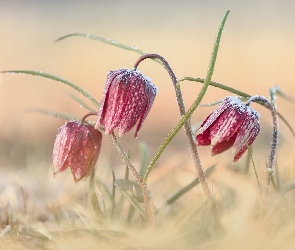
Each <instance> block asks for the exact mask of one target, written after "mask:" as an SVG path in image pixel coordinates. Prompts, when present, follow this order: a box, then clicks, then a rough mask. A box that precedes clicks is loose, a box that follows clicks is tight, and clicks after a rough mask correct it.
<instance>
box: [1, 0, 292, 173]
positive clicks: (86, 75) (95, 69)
mask: <svg viewBox="0 0 295 250" xmlns="http://www.w3.org/2000/svg"><path fill="white" fill-rule="evenodd" d="M228 9H229V10H231V13H230V15H229V18H228V20H227V23H226V26H225V29H224V32H223V36H222V40H221V45H220V50H219V54H218V58H217V63H216V67H215V72H214V74H213V78H212V80H213V81H216V82H219V83H223V84H226V85H228V86H231V87H233V88H237V89H239V90H241V91H244V92H246V93H249V94H252V95H256V94H259V95H264V96H267V97H268V96H269V92H268V91H269V88H270V87H273V86H274V85H279V86H280V87H281V89H282V90H283V91H284V92H285V93H286V94H288V95H290V96H291V97H294V96H295V94H294V90H295V87H294V86H295V72H294V56H295V29H294V27H295V16H294V9H295V2H294V1H291V0H286V1H283V2H282V1H281V2H280V1H275V0H271V1H269V0H260V1H253V0H250V1H220V0H212V1H204V0H203V1H200V0H196V1H191V0H190V1H188V0H184V1H168V0H167V1H166V0H165V1H154V0H151V1H131V0H117V1H114V0H113V1H102V0H97V1H94V0H93V1H91V0H85V1H65V0H64V1H45V0H44V1H41V0H39V1H37V0H35V1H33V0H26V1H23V0H19V1H14V0H12V1H3V0H0V34H1V35H0V69H1V70H40V71H44V72H47V73H51V74H54V75H58V76H61V77H63V78H64V79H67V80H69V81H71V82H73V83H75V84H78V85H80V86H81V87H83V88H84V89H86V90H88V91H89V92H90V93H92V95H94V96H95V97H96V98H97V100H98V101H99V100H100V96H101V93H102V90H103V86H104V83H105V79H106V75H107V72H108V71H109V70H114V69H117V68H120V67H124V68H131V67H132V66H133V64H134V62H135V61H136V60H137V58H138V57H139V55H138V54H136V53H134V52H130V51H125V50H122V49H119V48H115V47H112V46H109V45H106V44H103V43H99V42H97V41H93V40H88V39H84V38H79V37H75V38H69V39H67V40H64V41H61V42H59V43H54V41H55V40H56V39H57V38H59V37H61V36H63V35H66V34H69V33H75V32H81V33H91V34H94V35H97V36H102V37H106V38H109V39H113V40H117V41H119V42H121V43H125V44H130V45H136V46H137V47H138V48H140V49H143V50H145V51H146V52H150V53H158V54H160V55H162V56H164V57H165V58H166V60H167V61H168V62H169V63H170V65H171V67H172V68H173V70H174V72H175V74H176V76H177V77H178V78H181V77H184V76H192V77H201V78H204V77H205V75H206V70H207V67H208V63H209V59H210V55H211V49H212V45H213V42H214V38H215V35H216V32H217V30H218V27H219V25H220V22H221V20H222V18H223V16H224V14H225V12H226V11H227V10H228ZM139 69H140V70H141V71H142V72H143V73H144V74H146V75H147V76H149V77H150V78H151V79H152V80H153V82H154V84H155V85H157V86H158V88H159V92H158V95H157V98H156V100H155V103H154V106H153V108H152V110H151V112H150V115H149V116H148V118H147V120H146V122H145V124H144V126H143V128H142V130H141V132H140V135H139V138H138V139H137V140H136V141H134V140H133V139H132V136H133V135H132V133H131V134H130V135H127V136H125V137H124V138H122V143H123V146H124V148H125V149H126V150H128V149H132V148H134V147H135V146H136V144H138V143H140V142H141V141H143V142H145V143H147V145H148V146H149V150H150V153H151V154H153V153H154V152H155V151H156V149H157V146H159V145H160V143H161V142H162V141H163V140H164V138H165V136H166V135H167V133H168V132H169V131H170V130H171V129H172V128H173V126H174V125H175V124H176V123H177V121H178V120H179V114H178V110H177V104H176V101H175V94H174V90H173V88H172V85H171V81H170V79H169V77H168V74H167V73H166V71H165V70H164V69H163V68H162V67H161V66H160V65H158V64H156V63H154V62H152V61H149V60H146V61H144V62H143V63H141V65H140V67H139ZM0 84H1V85H0V166H1V168H5V167H30V166H34V167H35V166H36V164H38V163H40V162H44V161H48V162H50V159H51V150H52V145H53V143H54V139H55V134H56V132H57V128H58V127H59V126H61V125H62V124H63V123H64V121H61V120H58V119H54V118H50V117H46V116H43V115H40V114H36V113H28V112H26V110H27V109H30V108H45V109H48V110H51V111H58V112H70V113H73V114H75V115H78V116H83V114H84V113H85V110H84V109H82V108H80V107H79V104H77V103H75V102H74V101H73V100H72V99H71V98H70V97H69V95H68V93H74V92H73V90H72V89H70V88H68V87H66V86H64V85H62V84H59V83H57V82H54V81H49V80H44V79H42V78H39V77H33V76H24V75H3V74H1V75H0ZM200 88H201V84H200V83H192V82H183V84H182V90H183V94H184V99H185V104H186V107H187V108H188V107H189V106H190V104H191V103H192V102H193V100H194V99H195V98H196V96H197V94H198V92H199V90H200ZM76 94H77V93H76ZM77 95H78V94H77ZM226 95H228V93H227V92H225V91H223V90H219V89H216V88H213V87H209V89H208V92H207V95H206V96H205V98H204V103H206V102H213V101H216V100H218V99H222V98H224V97H225V96H226ZM253 107H255V108H256V109H257V110H258V111H259V112H261V124H262V132H261V135H260V136H259V138H258V140H257V142H256V146H255V147H256V148H259V149H261V154H259V155H257V158H260V156H262V157H261V158H262V161H264V162H265V161H266V160H267V154H268V152H267V150H268V147H269V143H270V137H271V136H270V135H271V116H270V114H269V112H268V111H267V110H264V109H263V108H262V107H260V106H259V105H257V104H253ZM278 109H279V111H280V112H281V113H282V114H283V115H284V116H285V117H286V118H287V119H288V121H289V122H290V124H291V125H293V127H295V126H294V125H295V124H294V123H295V114H294V110H295V109H294V103H292V102H287V101H285V100H283V99H281V98H279V99H278ZM211 110H212V107H209V108H199V109H198V110H197V111H196V112H195V114H194V115H193V116H192V123H193V124H196V126H197V125H198V124H200V122H201V121H202V120H203V119H204V118H205V117H206V116H207V115H208V114H209V112H210V111H211ZM280 128H281V130H280V131H281V138H280V150H281V151H282V150H283V149H282V147H283V145H285V149H286V148H287V149H289V148H291V147H292V148H294V140H293V138H292V135H291V133H290V131H288V129H287V127H286V126H285V125H284V124H282V123H281V125H280ZM285 149H284V150H285ZM182 151H183V152H184V153H183V154H182V156H183V159H178V160H179V164H180V165H181V163H183V162H185V164H187V162H188V161H190V158H189V157H190V156H189V152H188V150H187V146H186V139H185V138H184V132H183V131H181V132H180V133H179V135H178V136H177V137H176V138H175V139H174V140H173V141H172V143H171V145H170V146H169V147H168V148H167V151H166V152H165V154H164V155H163V157H164V158H166V159H167V158H171V159H174V158H172V156H173V154H174V153H175V152H182ZM286 152H288V154H287V153H286ZM114 155H116V154H115V150H114V149H113V147H112V145H111V143H110V141H109V139H108V138H107V137H105V138H104V141H103V147H102V152H101V159H103V158H108V159H111V161H116V159H117V158H116V157H113V156H114ZM286 155H288V157H286ZM254 156H255V155H254ZM201 157H202V158H203V161H204V162H205V163H204V164H205V165H206V164H207V161H208V164H209V162H211V161H213V162H216V161H217V162H218V161H221V159H222V161H223V162H228V163H230V162H231V156H230V152H229V153H226V154H225V155H224V156H217V157H216V158H214V159H213V160H212V157H211V156H210V149H209V148H204V149H203V148H202V149H201ZM222 157H225V158H222ZM278 157H279V159H280V160H283V161H286V164H287V165H288V164H291V163H294V154H292V153H291V151H290V150H289V151H288V150H287V151H284V152H282V154H281V156H280V154H279V156H278ZM185 159H188V160H185ZM117 160H118V159H117ZM119 160H120V159H119ZM284 163H285V162H284ZM191 170H192V171H193V166H192V169H191Z"/></svg>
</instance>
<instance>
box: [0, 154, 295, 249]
mask: <svg viewBox="0 0 295 250" xmlns="http://www.w3.org/2000/svg"><path fill="white" fill-rule="evenodd" d="M181 157H182V154H181V153H178V154H175V155H174V156H173V159H167V160H166V161H165V162H163V163H162V166H159V167H158V168H157V169H156V170H155V173H156V174H155V175H154V176H155V177H154V179H153V180H152V181H151V183H150V188H151V190H152V191H153V193H154V198H153V199H152V201H153V204H154V206H155V208H156V209H158V210H157V214H156V222H157V225H156V227H155V228H153V227H147V226H146V225H145V224H144V222H143V220H142V218H141V217H140V215H139V213H137V211H135V213H134V216H133V218H132V219H131V220H130V221H129V222H127V215H128V211H129V210H130V204H129V202H128V201H127V200H125V202H124V205H123V209H122V212H121V213H119V214H117V215H116V213H115V215H114V216H113V217H112V216H110V214H111V213H110V203H109V202H108V200H107V199H106V198H105V199H104V197H103V195H102V193H101V191H100V189H98V188H97V189H96V192H97V195H98V197H99V201H100V204H101V205H102V207H103V209H104V211H105V215H106V217H105V218H104V219H101V218H100V217H97V215H96V214H95V213H94V210H93V207H92V206H91V205H90V202H89V200H88V198H87V197H88V180H86V181H84V182H79V183H77V184H75V183H74V182H73V180H72V176H71V174H70V171H67V172H66V173H62V174H60V175H58V176H57V177H56V178H52V173H51V164H50V163H47V164H43V165H42V164H40V165H39V166H38V169H37V170H36V168H35V169H34V170H33V168H28V169H25V170H18V171H16V170H14V171H10V170H9V169H3V170H2V172H1V177H2V181H1V184H0V185H1V197H0V201H1V224H2V228H1V230H2V232H1V235H0V236H1V238H0V239H1V244H0V247H1V248H2V249H206V250H208V249H293V248H294V244H295V238H294V233H295V220H294V218H295V199H294V193H293V192H292V191H291V192H289V193H287V194H285V195H284V196H280V195H278V194H276V192H272V194H271V195H270V196H269V198H268V199H267V200H266V201H265V203H264V204H263V202H262V199H261V195H260V192H259V189H258V188H257V182H256V179H255V176H254V174H253V171H252V169H250V171H249V173H248V174H243V173H242V172H240V171H235V170H233V168H228V167H226V166H222V165H221V164H219V165H218V167H217V169H216V170H215V172H214V173H213V175H212V176H211V177H210V178H209V179H210V180H212V181H213V183H214V191H213V192H214V195H215V198H216V200H217V206H218V211H219V216H220V226H219V227H214V225H213V223H212V218H211V214H210V204H209V202H208V201H206V200H205V198H204V195H203V193H202V189H201V187H200V186H197V187H195V188H194V189H193V190H191V191H190V192H189V193H187V194H185V195H184V196H183V197H182V198H181V199H179V200H178V201H177V202H176V203H175V204H173V205H171V206H163V203H164V202H165V200H166V199H167V198H168V197H169V196H170V195H172V194H173V193H174V190H177V189H178V188H179V187H181V186H182V185H183V182H184V183H188V182H189V181H187V182H186V180H187V178H186V176H187V172H186V171H184V168H183V167H182V168H179V159H181ZM177 160H178V161H177ZM242 165H243V163H242ZM109 167H110V166H109V164H108V162H107V161H104V162H103V160H100V162H99V163H98V166H97V168H98V169H97V170H98V172H97V174H96V177H97V178H100V179H101V180H104V178H102V177H103V176H105V177H106V176H107V175H109V173H110V172H109ZM118 169H124V166H123V165H122V166H118ZM259 171H260V172H259V176H261V177H260V178H261V179H263V178H264V176H263V173H264V170H263V169H259ZM119 172H120V171H119ZM161 172H163V173H162V175H161ZM98 173H99V174H98ZM120 174H122V173H118V175H120ZM262 176H263V177H262ZM105 179H110V178H109V177H107V178H105ZM179 180H181V181H179ZM111 186H112V185H111V182H109V183H107V187H108V188H109V189H111ZM169 190H170V191H169ZM116 196H117V197H116V202H117V204H118V203H119V200H120V194H119V193H118V192H117V194H116ZM111 217H112V218H111Z"/></svg>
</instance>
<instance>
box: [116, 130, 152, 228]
mask: <svg viewBox="0 0 295 250" xmlns="http://www.w3.org/2000/svg"><path fill="white" fill-rule="evenodd" d="M110 137H111V139H112V141H113V144H114V145H115V147H116V150H117V152H118V154H119V155H120V156H121V157H122V159H123V160H124V162H125V163H126V165H127V167H128V168H129V170H130V172H131V173H132V174H133V176H134V177H135V178H136V180H137V182H138V184H139V185H140V187H141V192H142V195H143V200H144V206H145V213H146V218H147V220H148V221H149V223H151V224H152V225H153V224H154V214H153V212H152V208H151V205H150V198H149V194H148V190H147V186H146V183H144V181H143V179H142V177H141V175H140V174H139V172H138V171H137V170H136V168H135V166H134V165H133V164H132V163H131V161H130V160H129V158H128V156H127V155H126V153H125V151H124V150H123V148H122V147H121V145H120V144H119V141H118V139H117V138H116V136H115V134H114V132H112V133H111V134H110Z"/></svg>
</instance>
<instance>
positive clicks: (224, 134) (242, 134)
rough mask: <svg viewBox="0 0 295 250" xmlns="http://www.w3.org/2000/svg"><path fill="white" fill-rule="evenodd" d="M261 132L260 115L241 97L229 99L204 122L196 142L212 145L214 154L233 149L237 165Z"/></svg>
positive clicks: (202, 144)
mask: <svg viewBox="0 0 295 250" xmlns="http://www.w3.org/2000/svg"><path fill="white" fill-rule="evenodd" d="M259 131H260V125H259V114H258V113H257V112H256V111H255V110H253V109H252V108H251V107H249V106H247V105H245V104H244V103H243V102H242V101H241V100H240V99H239V98H237V97H231V96H228V97H226V98H225V99H224V101H223V102H222V103H221V104H220V105H219V106H218V107H217V109H216V110H214V111H213V112H212V113H211V114H210V115H209V116H208V117H207V119H206V120H205V121H204V122H203V123H202V125H201V127H200V129H199V131H198V132H197V137H196V140H197V143H198V145H201V146H206V145H211V146H212V155H215V154H219V153H222V152H223V151H225V150H227V149H229V148H230V147H233V148H234V162H236V161H238V160H239V159H240V158H241V156H242V155H243V154H244V153H245V151H246V150H247V148H248V146H250V145H251V144H252V143H253V142H254V140H255V138H256V137H257V135H258V134H259Z"/></svg>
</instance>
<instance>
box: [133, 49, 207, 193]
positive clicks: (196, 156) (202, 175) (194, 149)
mask: <svg viewBox="0 0 295 250" xmlns="http://www.w3.org/2000/svg"><path fill="white" fill-rule="evenodd" d="M147 58H156V59H158V60H160V61H161V62H162V63H163V65H164V68H165V69H166V70H167V72H168V74H169V76H170V78H171V80H172V83H173V87H174V90H175V94H176V100H177V103H178V109H179V113H180V116H181V117H183V116H184V115H185V113H186V112H185V106H184V101H183V98H182V93H181V90H180V85H179V84H178V82H177V78H176V76H175V74H174V72H173V70H172V69H171V67H170V65H169V63H168V62H167V61H166V60H165V59H164V57H162V56H160V55H158V54H146V55H143V56H141V57H140V58H139V59H138V60H137V62H136V63H135V64H134V68H135V69H136V68H137V67H138V65H139V63H140V62H142V61H143V60H145V59H147ZM184 129H185V134H186V137H187V138H188V143H189V148H190V151H191V154H192V156H193V160H194V163H195V167H196V169H197V171H198V174H199V178H200V181H201V184H202V187H203V190H204V193H205V195H206V196H207V197H208V198H211V192H210V189H209V186H208V183H207V178H206V175H205V172H204V169H203V167H202V164H201V160H200V157H199V154H198V150H197V145H196V142H195V139H194V135H193V132H192V129H191V125H190V122H189V120H188V119H187V120H186V121H185V123H184ZM171 139H172V138H171ZM152 167H153V165H151V166H149V168H148V170H147V172H146V174H145V176H144V182H145V183H146V181H147V178H148V175H149V173H150V171H151V168H152Z"/></svg>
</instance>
